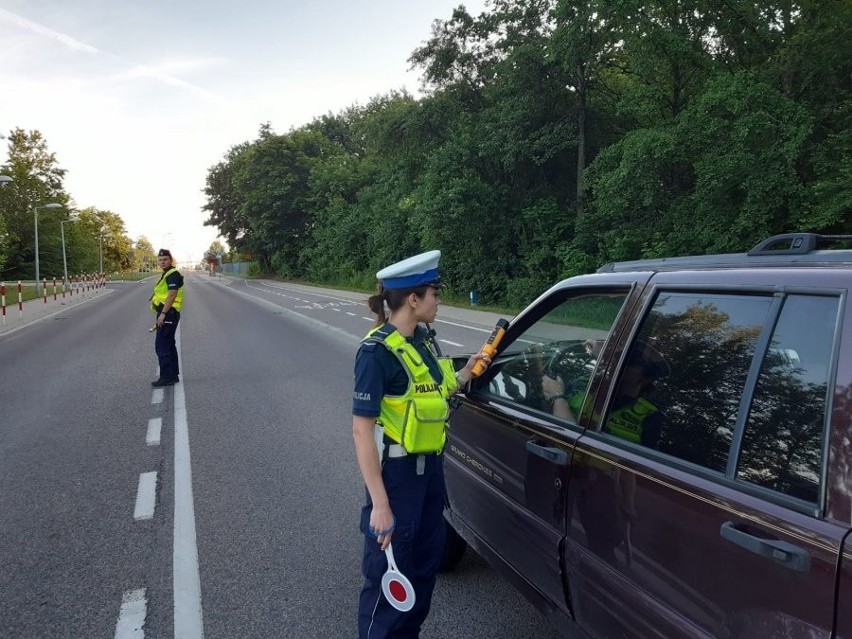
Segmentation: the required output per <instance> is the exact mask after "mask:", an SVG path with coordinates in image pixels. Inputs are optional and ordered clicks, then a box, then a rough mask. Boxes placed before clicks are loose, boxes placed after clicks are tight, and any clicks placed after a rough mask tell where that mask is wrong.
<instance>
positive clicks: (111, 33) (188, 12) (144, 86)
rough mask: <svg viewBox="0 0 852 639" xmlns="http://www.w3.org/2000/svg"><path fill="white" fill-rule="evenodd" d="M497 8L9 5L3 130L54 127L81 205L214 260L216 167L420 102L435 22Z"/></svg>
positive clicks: (383, 0) (379, 1)
mask: <svg viewBox="0 0 852 639" xmlns="http://www.w3.org/2000/svg"><path fill="white" fill-rule="evenodd" d="M485 1H486V0H312V1H311V0H244V1H243V2H234V1H229V2H223V1H221V0H72V1H69V0H0V43H2V51H3V56H2V58H0V133H3V134H5V135H7V136H8V134H9V131H11V130H12V129H14V128H18V127H20V128H23V129H26V130H33V129H38V130H39V131H41V132H42V134H44V136H45V138H46V140H47V144H48V148H49V150H50V151H51V152H53V153H55V154H56V158H57V161H58V164H59V166H60V167H61V168H64V169H66V171H67V174H66V178H65V190H66V191H67V192H68V193H69V194H70V195H71V197H72V198H73V200H74V202H75V204H76V206H77V208H85V207H89V206H94V207H96V208H98V209H102V210H109V211H112V212H113V213H117V214H118V215H119V216H121V218H122V219H123V220H124V222H125V225H126V228H127V234H128V235H129V236H130V238H131V239H132V240H134V241H135V240H136V239H137V238H138V237H139V236H140V235H144V236H146V237H147V238H148V239H149V240H150V241H151V243H152V244H153V245H154V248H155V249H157V248H159V247H168V248H170V249H171V250H172V253H173V254H174V255H175V256H176V257H177V258H178V260H180V261H193V262H194V261H198V260H200V259H201V257H202V255H203V253H204V251H206V250H207V248H208V247H209V246H210V244H211V243H212V242H213V241H214V240H215V239H216V236H217V230H216V228H215V227H207V226H204V225H203V222H204V220H205V219H206V218H207V215H206V214H205V213H204V212H203V211H202V210H201V207H202V206H203V205H204V202H205V197H204V194H203V189H204V183H205V178H206V175H207V170H208V169H209V168H210V167H211V166H213V165H215V164H216V163H218V162H219V161H221V160H222V159H223V157H224V155H225V153H226V152H227V150H228V149H229V148H230V147H231V146H233V145H235V144H239V143H241V142H245V141H248V140H253V139H255V138H256V137H257V132H258V130H259V128H260V125H261V124H262V123H264V122H269V123H270V124H271V125H272V128H273V130H274V131H276V132H278V133H286V132H287V131H288V130H289V129H290V128H291V127H298V126H301V125H303V124H307V123H308V122H310V121H311V120H312V119H314V118H315V117H318V116H321V115H323V114H326V113H338V112H340V111H342V110H343V109H345V108H347V107H350V106H353V105H355V104H362V105H363V104H366V103H367V102H368V101H369V99H370V98H371V97H373V96H376V95H380V94H384V93H387V92H388V91H391V90H393V89H400V88H403V87H404V88H406V89H407V90H408V91H409V92H411V93H413V94H415V95H418V94H419V89H420V73H419V71H416V70H409V64H408V62H407V60H408V57H409V56H410V54H411V52H412V51H413V50H414V49H415V48H417V47H418V46H419V45H420V44H422V43H423V42H424V41H425V40H426V39H428V37H429V35H430V33H431V25H432V22H433V21H434V20H435V19H448V18H450V16H451V15H452V10H453V8H454V7H456V6H458V5H459V4H464V5H465V6H466V7H467V9H468V11H469V12H471V13H473V14H477V13H479V12H481V11H482V10H483V9H484V6H485ZM6 157H7V154H6V141H5V140H0V164H2V163H3V162H4V161H5V160H6Z"/></svg>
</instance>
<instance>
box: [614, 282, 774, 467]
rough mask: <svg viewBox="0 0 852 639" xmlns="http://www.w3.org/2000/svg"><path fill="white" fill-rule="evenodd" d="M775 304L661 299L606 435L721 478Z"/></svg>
mask: <svg viewBox="0 0 852 639" xmlns="http://www.w3.org/2000/svg"><path fill="white" fill-rule="evenodd" d="M771 305H772V298H771V297H770V296H768V295H763V296H761V295H732V294H723V293H703V292H661V293H658V295H657V297H656V299H655V301H654V304H653V306H652V308H651V310H650V312H649V314H648V316H647V317H646V318H645V319H644V321H643V323H642V326H641V328H640V331H639V335H638V337H637V339H635V340H634V343H633V344H632V345H631V346H630V348H629V349H628V351H627V353H626V358H625V361H624V363H623V365H622V366H621V370H620V377H619V379H618V381H617V384H616V386H615V391H614V393H613V396H612V398H611V400H610V405H609V408H608V411H607V415H606V421H605V422H604V425H603V428H602V430H603V432H605V433H609V434H610V435H613V436H615V437H619V438H621V439H625V440H628V441H631V442H633V443H636V444H641V445H642V446H647V447H649V448H655V449H657V450H659V451H661V452H663V453H666V454H669V455H672V456H674V457H677V458H679V459H683V460H686V461H689V462H692V463H695V464H698V465H700V466H703V467H705V468H709V469H712V470H715V471H718V472H720V473H724V472H725V468H726V464H727V460H728V451H729V448H730V445H731V440H732V435H733V432H734V428H735V425H736V420H737V414H738V411H739V406H740V399H741V397H742V395H743V391H744V389H745V383H746V378H747V376H748V371H749V367H750V365H751V362H752V359H753V357H754V351H755V344H756V342H757V339H758V337H759V336H760V334H761V331H762V329H763V326H764V325H765V323H766V320H767V316H768V313H769V311H770V307H771Z"/></svg>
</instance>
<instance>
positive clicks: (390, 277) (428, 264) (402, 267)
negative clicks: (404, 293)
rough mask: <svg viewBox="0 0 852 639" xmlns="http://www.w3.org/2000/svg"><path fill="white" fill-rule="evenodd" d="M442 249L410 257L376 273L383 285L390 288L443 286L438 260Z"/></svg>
mask: <svg viewBox="0 0 852 639" xmlns="http://www.w3.org/2000/svg"><path fill="white" fill-rule="evenodd" d="M440 259H441V251H426V252H425V253H420V255H415V256H414V257H409V258H408V259H405V260H402V261H401V262H397V263H396V264H391V265H390V266H386V267H385V268H383V269H382V270H381V271H379V272H378V273H376V278H378V279H379V280H380V281H381V282H382V286H384V287H385V288H388V289H405V288H415V287H417V286H424V285H429V286H435V287H439V286H441V278H440V277H439V276H438V261H439V260H440Z"/></svg>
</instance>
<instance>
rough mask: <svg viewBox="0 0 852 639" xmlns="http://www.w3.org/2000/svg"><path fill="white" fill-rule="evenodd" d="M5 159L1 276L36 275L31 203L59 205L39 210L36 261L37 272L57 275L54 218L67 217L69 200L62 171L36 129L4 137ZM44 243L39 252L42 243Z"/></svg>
mask: <svg viewBox="0 0 852 639" xmlns="http://www.w3.org/2000/svg"><path fill="white" fill-rule="evenodd" d="M8 138H9V142H8V159H7V161H6V163H5V164H3V165H2V166H0V174H3V175H7V176H9V177H11V178H12V180H13V181H12V182H10V183H7V184H6V185H5V186H3V188H2V189H0V215H2V217H3V225H4V226H5V238H4V245H5V255H6V259H5V264H2V265H0V266H2V276H3V278H6V279H27V278H32V277H33V276H34V273H35V230H34V217H35V207H36V206H41V205H43V204H48V203H57V204H61V205H62V207H63V209H39V212H38V218H39V245H40V246H39V264H40V266H41V271H42V274H43V275H44V276H45V277H47V276H51V277H52V276H53V275H56V274H61V273H62V254H61V248H59V250H56V249H57V247H58V246H59V245H60V242H59V220H60V219H67V217H68V204H69V201H70V198H69V196H68V194H67V193H65V190H64V188H63V185H62V180H63V179H64V177H65V170H64V169H62V168H60V167H59V165H58V162H57V160H56V156H55V154H54V153H51V152H50V151H49V150H48V146H47V141H46V140H45V139H44V136H43V135H42V134H41V132H39V131H37V130H36V131H29V132H27V131H24V130H23V129H20V128H18V129H14V130H13V131H11V132H10V134H9V135H8ZM42 244H43V245H44V246H45V253H44V254H42V249H41V245H42Z"/></svg>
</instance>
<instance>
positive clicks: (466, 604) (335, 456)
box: [182, 287, 554, 638]
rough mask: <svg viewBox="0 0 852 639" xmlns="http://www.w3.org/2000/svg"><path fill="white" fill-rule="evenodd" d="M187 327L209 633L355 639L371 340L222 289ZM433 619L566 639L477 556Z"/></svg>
mask: <svg viewBox="0 0 852 639" xmlns="http://www.w3.org/2000/svg"><path fill="white" fill-rule="evenodd" d="M185 320H186V324H184V333H183V337H182V339H183V345H184V346H183V353H184V363H183V370H184V375H186V380H185V382H184V383H185V387H186V395H187V401H188V414H189V421H190V430H191V443H192V451H193V452H192V465H193V477H194V485H195V487H196V522H197V528H198V543H199V558H200V564H201V583H202V600H203V603H204V616H205V634H206V635H207V636H208V637H213V638H217V637H233V636H252V637H266V636H269V637H273V636H288V637H290V636H292V637H328V636H352V635H353V634H354V633H355V617H356V610H357V599H358V593H359V592H360V587H361V574H360V562H361V552H362V546H363V536H362V535H360V533H359V532H358V521H359V513H360V509H361V506H362V505H363V500H364V488H363V481H362V479H361V476H360V472H359V471H358V467H357V462H356V460H355V454H354V451H353V444H352V435H351V423H352V418H351V413H350V408H351V404H350V401H351V400H350V399H349V398H350V397H351V392H352V386H351V385H352V363H353V358H354V355H355V351H356V348H357V341H356V340H355V339H354V338H353V337H351V336H346V335H343V334H341V333H336V332H330V331H328V330H327V329H326V328H324V327H323V326H322V325H318V324H316V323H315V322H313V321H310V320H308V319H303V318H299V317H296V316H294V315H291V314H289V313H285V314H280V315H276V314H275V313H271V312H269V310H268V309H267V308H265V305H264V306H260V305H257V306H255V305H253V304H252V305H246V304H245V298H244V297H242V296H239V295H233V294H232V292H231V291H229V290H228V289H224V288H219V287H204V288H203V289H201V290H198V294H197V295H194V296H193V310H192V312H191V313H190V312H187V314H186V315H185ZM211 343H212V344H215V345H216V346H215V348H214V349H210V348H205V344H211ZM235 416H236V417H235ZM472 609H473V610H472ZM433 611H434V612H433V615H435V617H434V619H435V621H433V622H430V623H431V625H430V632H429V634H428V636H430V637H437V638H443V637H447V638H449V637H458V636H459V632H458V628H459V624H461V623H464V624H465V630H466V631H467V630H469V631H470V632H468V633H467V634H468V635H469V636H471V637H477V638H478V637H489V638H491V637H502V636H507V637H508V636H518V637H521V636H541V637H551V636H554V635H553V634H552V628H551V627H550V625H549V624H548V623H547V622H546V620H544V619H543V618H542V617H541V616H540V615H538V613H537V612H536V611H535V610H534V609H532V607H531V606H530V605H529V604H528V603H526V602H525V601H523V600H521V599H520V598H519V597H518V595H517V593H516V591H515V590H514V589H512V588H511V586H509V584H508V583H506V582H505V581H504V580H503V579H502V578H501V577H499V576H498V575H497V574H496V573H495V572H494V571H493V570H491V569H490V568H488V567H487V566H486V565H485V564H484V562H483V561H482V560H481V559H479V558H478V557H476V555H475V554H474V553H472V552H471V556H470V557H469V558H468V559H466V560H465V561H463V563H462V565H461V566H460V568H459V570H458V571H456V572H455V573H453V574H452V575H447V576H442V577H441V578H440V579H439V586H438V590H437V592H436V595H435V602H434V606H433ZM471 620H473V623H472V624H471ZM469 624H470V625H472V626H473V627H470V628H468V625H469Z"/></svg>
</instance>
